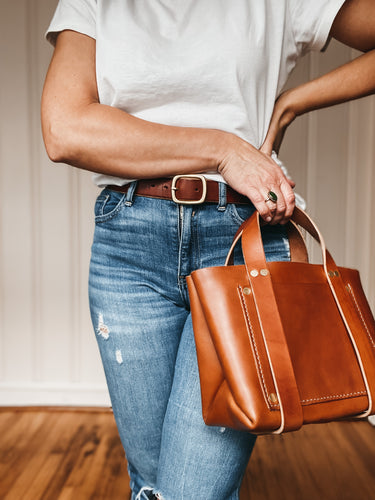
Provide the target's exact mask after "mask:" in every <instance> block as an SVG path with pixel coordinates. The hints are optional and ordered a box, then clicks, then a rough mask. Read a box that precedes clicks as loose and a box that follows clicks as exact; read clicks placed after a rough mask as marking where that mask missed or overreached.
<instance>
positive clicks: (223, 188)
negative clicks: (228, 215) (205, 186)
mask: <svg viewBox="0 0 375 500" xmlns="http://www.w3.org/2000/svg"><path fill="white" fill-rule="evenodd" d="M218 189H219V203H218V205H217V209H218V210H219V212H224V211H225V209H226V208H227V185H226V184H225V182H218Z"/></svg>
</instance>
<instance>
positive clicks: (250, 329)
mask: <svg viewBox="0 0 375 500" xmlns="http://www.w3.org/2000/svg"><path fill="white" fill-rule="evenodd" d="M238 293H239V296H240V301H241V307H242V310H243V312H244V313H245V316H246V320H247V321H246V329H247V333H248V336H249V340H250V343H251V344H252V345H253V347H254V351H255V356H256V359H257V366H258V371H259V372H260V377H261V380H262V387H263V390H264V392H265V393H266V396H267V397H266V403H267V405H269V406H271V407H274V408H278V407H279V405H278V404H277V403H271V402H270V400H269V391H268V390H267V385H266V381H265V378H264V373H263V369H262V363H261V361H260V356H259V353H258V348H257V344H256V340H255V336H254V330H253V326H252V324H251V321H250V315H249V311H248V309H247V305H246V301H245V297H244V295H243V291H242V287H241V286H239V287H238Z"/></svg>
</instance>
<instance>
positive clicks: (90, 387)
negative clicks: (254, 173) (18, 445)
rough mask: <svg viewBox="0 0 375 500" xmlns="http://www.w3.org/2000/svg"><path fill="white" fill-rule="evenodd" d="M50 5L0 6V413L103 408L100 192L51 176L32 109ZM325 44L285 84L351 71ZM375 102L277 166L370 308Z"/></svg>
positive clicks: (307, 135)
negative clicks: (90, 283)
mask: <svg viewBox="0 0 375 500" xmlns="http://www.w3.org/2000/svg"><path fill="white" fill-rule="evenodd" d="M56 3H57V2H56V1H55V0H14V1H13V2H6V0H0V71H1V79H0V85H1V86H0V110H1V114H0V328H1V332H0V405H12V404H15V405H18V404H26V405H29V404H72V405H81V404H83V405H105V404H108V403H109V400H108V395H107V391H106V388H105V382H104V376H103V370H102V367H101V364H100V360H99V354H98V351H97V347H96V341H95V338H94V333H93V332H92V327H91V324H90V320H89V313H88V302H87V291H86V288H87V286H86V284H87V274H88V261H89V253H90V244H91V237H92V231H93V222H92V209H93V200H94V198H95V194H96V193H97V189H96V188H95V187H94V186H93V185H92V183H91V180H90V174H88V173H85V172H79V171H78V170H75V169H72V168H69V167H65V166H63V165H58V166H56V165H53V164H51V162H50V161H49V160H48V158H47V157H46V154H45V152H44V148H43V143H42V139H41V134H40V125H39V102H40V95H41V89H42V84H43V79H44V75H45V72H46V69H47V65H48V61H49V58H50V56H51V48H50V47H49V46H48V44H47V43H46V42H45V41H44V39H43V33H44V31H45V29H46V27H47V25H48V21H49V19H50V17H51V16H52V13H53V11H54V7H55V5H56ZM353 55H354V54H352V51H351V50H349V49H347V48H345V47H342V46H340V45H339V44H336V43H332V44H331V46H330V48H329V50H328V51H327V52H326V53H325V54H323V55H319V54H318V55H316V54H314V55H313V56H309V57H308V58H306V59H305V60H304V61H303V63H302V64H301V65H300V66H299V68H298V70H297V71H296V72H295V74H294V75H293V78H292V83H294V84H295V83H296V82H298V81H302V80H304V79H307V78H311V77H314V76H316V75H318V74H320V73H321V72H324V71H327V70H328V69H329V68H331V67H334V66H337V65H338V64H340V63H342V62H344V61H346V60H348V59H349V58H350V57H352V56H353ZM374 118H375V101H374V98H373V97H372V98H366V99H363V100H361V101H358V102H355V103H351V104H347V105H341V106H337V107H335V108H331V109H328V110H322V111H319V112H315V113H312V114H310V115H309V116H306V117H303V118H301V119H299V120H298V121H297V122H296V123H295V124H293V125H292V126H291V128H290V131H289V133H288V135H287V138H286V141H285V144H284V146H283V148H282V151H281V157H282V159H283V160H284V161H285V162H286V164H287V165H288V167H289V169H290V171H291V173H292V174H293V177H294V178H295V180H296V181H297V184H298V191H299V192H301V193H302V194H303V195H304V196H305V197H306V198H307V200H308V205H309V212H310V213H311V214H312V215H313V216H314V217H315V219H316V220H317V222H318V223H319V225H320V228H321V230H322V232H323V234H324V235H325V237H326V240H327V243H328V247H329V248H330V249H331V251H332V252H333V255H334V256H335V258H336V260H337V262H338V263H339V264H341V265H348V266H352V267H358V268H359V269H360V270H361V272H362V278H363V282H364V284H365V288H366V290H367V292H368V296H369V298H370V301H371V304H372V305H373V306H374V305H375V264H374V259H373V258H371V256H372V254H373V252H374V251H375V230H374V227H373V222H374V220H375V218H374V215H375V214H374V210H375V208H374V204H373V203H372V196H371V193H372V192H375V175H374V174H373V163H374V156H375V151H374V134H375V128H374Z"/></svg>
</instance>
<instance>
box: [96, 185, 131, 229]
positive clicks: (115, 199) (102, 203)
mask: <svg viewBox="0 0 375 500" xmlns="http://www.w3.org/2000/svg"><path fill="white" fill-rule="evenodd" d="M124 201H125V194H124V193H119V192H117V191H111V190H110V189H107V188H104V189H103V191H102V192H101V193H100V194H99V196H98V197H97V199H96V202H95V208H94V214H95V222H98V223H99V222H106V221H108V220H111V219H113V217H115V216H116V215H117V214H118V213H119V212H120V210H121V209H122V207H123V206H124Z"/></svg>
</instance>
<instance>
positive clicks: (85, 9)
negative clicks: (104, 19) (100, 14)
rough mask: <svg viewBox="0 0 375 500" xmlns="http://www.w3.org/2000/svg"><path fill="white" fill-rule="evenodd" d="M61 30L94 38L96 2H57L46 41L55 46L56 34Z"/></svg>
mask: <svg viewBox="0 0 375 500" xmlns="http://www.w3.org/2000/svg"><path fill="white" fill-rule="evenodd" d="M63 30H73V31H78V32H79V33H83V34H84V35H88V36H90V37H91V38H96V0H59V3H58V5H57V8H56V11H55V14H54V16H53V18H52V21H51V24H50V25H49V27H48V30H47V32H46V38H47V40H48V41H49V42H50V43H51V44H52V45H55V43H56V37H57V35H58V33H60V31H63Z"/></svg>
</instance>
